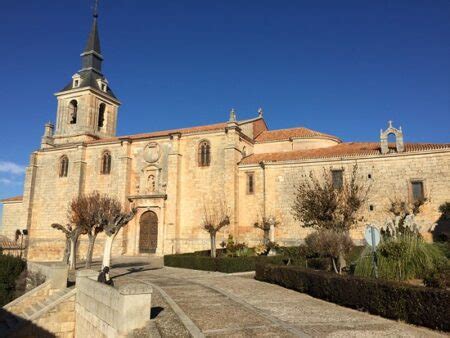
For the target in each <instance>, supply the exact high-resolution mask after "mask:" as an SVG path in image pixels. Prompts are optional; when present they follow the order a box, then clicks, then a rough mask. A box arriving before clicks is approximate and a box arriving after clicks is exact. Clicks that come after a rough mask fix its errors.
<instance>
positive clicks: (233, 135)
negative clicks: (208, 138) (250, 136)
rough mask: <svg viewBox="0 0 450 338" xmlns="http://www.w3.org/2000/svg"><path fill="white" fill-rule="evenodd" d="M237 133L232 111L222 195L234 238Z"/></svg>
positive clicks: (235, 222) (236, 197)
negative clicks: (228, 212)
mask: <svg viewBox="0 0 450 338" xmlns="http://www.w3.org/2000/svg"><path fill="white" fill-rule="evenodd" d="M239 131H240V128H239V126H238V124H237V122H236V117H235V113H234V111H232V112H231V116H230V121H229V122H228V125H227V129H226V133H227V138H226V142H227V144H226V146H225V182H226V185H225V186H224V193H225V198H226V203H227V205H228V207H229V208H230V210H231V219H230V228H229V231H230V233H231V234H233V236H234V238H236V239H238V238H239V233H238V229H239V225H238V221H239V214H238V213H239V208H238V201H239V180H238V168H237V163H238V162H239V160H240V157H241V152H240V150H239V147H238V146H239Z"/></svg>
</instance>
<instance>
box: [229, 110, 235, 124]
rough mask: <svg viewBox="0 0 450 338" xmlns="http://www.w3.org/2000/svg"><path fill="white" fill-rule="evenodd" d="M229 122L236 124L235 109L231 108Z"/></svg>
mask: <svg viewBox="0 0 450 338" xmlns="http://www.w3.org/2000/svg"><path fill="white" fill-rule="evenodd" d="M229 122H236V111H235V110H234V108H231V110H230V120H229Z"/></svg>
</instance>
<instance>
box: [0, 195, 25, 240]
mask: <svg viewBox="0 0 450 338" xmlns="http://www.w3.org/2000/svg"><path fill="white" fill-rule="evenodd" d="M22 210H23V208H22V201H14V202H7V203H4V204H3V213H2V223H1V227H0V235H3V236H6V237H8V238H9V239H11V240H14V238H15V234H16V230H17V229H20V230H23V229H25V227H26V225H25V223H24V221H23V217H22V215H23V212H22Z"/></svg>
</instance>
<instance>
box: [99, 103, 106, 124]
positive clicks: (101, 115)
mask: <svg viewBox="0 0 450 338" xmlns="http://www.w3.org/2000/svg"><path fill="white" fill-rule="evenodd" d="M105 110H106V104H104V103H100V106H99V107H98V130H100V129H101V128H103V126H104V125H105Z"/></svg>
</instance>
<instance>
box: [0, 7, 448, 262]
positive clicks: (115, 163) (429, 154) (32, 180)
mask: <svg viewBox="0 0 450 338" xmlns="http://www.w3.org/2000/svg"><path fill="white" fill-rule="evenodd" d="M81 58H82V69H81V70H80V71H78V72H77V73H76V74H75V75H74V76H73V77H72V79H71V81H70V82H69V83H68V84H67V85H66V86H65V87H64V88H63V89H62V90H61V91H60V92H58V93H56V94H55V95H56V98H57V102H58V104H57V114H56V123H55V125H53V124H51V123H47V124H46V125H45V132H44V136H43V137H42V141H41V147H40V149H39V150H37V151H35V152H33V153H32V154H31V156H30V162H29V165H28V167H27V169H26V177H25V183H24V191H23V196H17V197H12V198H8V199H4V200H3V201H2V203H3V205H4V209H3V219H2V227H1V229H0V231H1V235H5V236H7V237H9V238H14V234H15V232H16V230H17V229H27V230H28V241H27V242H28V248H27V255H28V259H30V260H59V259H61V258H62V255H63V249H64V244H65V240H64V237H63V235H62V233H60V232H58V231H56V230H54V229H52V228H51V226H50V225H51V224H52V223H55V222H56V223H62V224H65V223H66V222H67V207H68V204H69V202H70V201H71V200H72V199H73V198H74V197H76V196H78V195H80V194H85V193H89V192H92V191H99V192H101V193H105V194H108V195H110V196H113V197H116V198H117V199H119V200H120V201H121V203H122V204H123V206H124V207H125V208H127V209H129V208H131V207H136V208H138V213H137V215H136V217H135V218H134V219H133V220H132V221H131V222H130V223H129V224H128V226H126V227H125V228H124V229H123V230H122V231H121V232H120V234H119V235H118V237H117V238H116V240H115V243H114V248H113V254H114V255H151V254H156V255H163V254H170V253H176V252H190V251H195V250H201V249H207V248H208V246H209V237H208V234H207V233H206V232H204V231H203V230H202V229H201V220H202V217H203V213H204V207H205V205H208V204H214V203H217V202H218V201H225V202H226V204H227V206H228V208H229V209H230V214H231V224H230V226H229V227H227V228H226V229H225V230H224V231H223V232H221V233H220V234H219V235H218V241H217V242H218V243H220V241H221V240H223V239H226V238H227V236H228V234H232V235H233V236H234V238H235V239H237V240H238V241H240V242H242V241H244V242H246V243H247V244H250V245H256V244H258V243H260V242H261V240H262V237H263V234H262V232H261V230H259V229H256V228H255V227H254V223H255V222H256V221H257V220H258V218H259V217H261V216H267V217H268V216H274V217H276V219H277V221H279V225H278V226H277V227H276V228H275V231H274V234H273V236H274V239H275V241H277V242H278V243H280V244H283V245H296V244H298V243H300V242H301V241H302V239H303V238H304V237H305V236H306V235H307V233H308V231H307V230H305V229H303V228H301V226H300V224H299V223H298V222H296V221H295V220H294V218H293V216H292V214H291V206H292V201H293V193H294V186H295V183H296V182H298V181H299V180H302V179H305V177H306V176H307V175H308V174H309V172H311V171H312V172H315V173H318V174H320V173H321V172H322V171H323V169H324V168H325V170H331V171H333V176H336V177H338V178H339V177H341V178H340V179H344V180H345V179H347V178H348V176H349V173H350V172H351V171H352V168H353V166H354V165H355V164H357V165H358V168H359V170H358V175H360V178H361V179H363V180H365V181H367V183H368V184H370V186H371V190H370V194H369V198H368V201H367V203H366V205H364V207H363V214H364V218H365V222H369V223H373V224H377V225H381V224H382V223H383V222H384V221H385V219H386V209H387V207H388V206H389V203H390V199H392V198H393V197H394V196H397V197H399V198H402V199H404V200H407V201H412V200H414V199H417V198H426V201H427V202H426V203H425V205H424V206H423V212H422V213H421V221H422V222H423V224H425V228H424V229H425V231H426V230H427V227H431V225H432V224H433V223H434V222H436V220H437V219H438V218H439V213H438V207H439V205H440V204H442V203H444V202H445V201H449V200H450V144H412V143H406V142H404V140H403V132H402V130H401V128H400V129H396V128H394V127H393V126H392V124H391V123H390V124H389V126H388V128H387V129H386V130H385V131H381V133H380V142H379V143H357V142H343V141H342V140H340V139H339V138H338V137H335V136H332V135H327V134H324V133H321V132H317V131H313V130H310V129H307V128H303V127H300V128H292V129H283V130H269V128H268V126H267V124H266V122H265V120H264V117H263V112H262V110H260V111H259V112H258V114H257V116H255V117H254V118H252V119H248V120H238V119H237V117H236V113H235V112H234V111H231V112H230V116H229V118H227V120H226V121H224V122H222V123H217V124H213V125H204V126H198V127H192V128H184V129H175V130H166V131H159V132H150V133H144V134H136V135H128V136H116V127H117V116H118V110H119V106H120V101H119V100H118V98H117V97H116V96H115V94H114V93H113V91H112V90H111V87H110V86H109V83H108V81H107V79H106V78H105V76H104V75H103V73H102V69H101V66H102V61H103V56H102V54H101V49H100V40H99V35H98V28H97V17H96V16H95V17H94V22H93V25H92V29H91V32H90V34H89V38H88V42H87V45H86V48H85V50H84V51H83V53H82V54H81ZM389 135H394V136H395V139H396V143H395V144H392V143H388V136H389ZM364 225H365V223H364V222H361V223H360V224H359V225H358V227H357V228H356V229H355V230H354V231H353V232H352V235H353V237H354V238H355V240H360V239H361V238H362V229H363V228H364ZM103 240H104V237H102V235H100V236H99V239H98V240H97V242H96V248H95V252H94V255H95V256H99V255H100V253H101V250H102V246H103ZM86 245H87V243H86V239H84V238H82V239H81V241H80V249H79V252H80V254H81V253H83V252H85V250H84V248H85V247H86Z"/></svg>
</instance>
